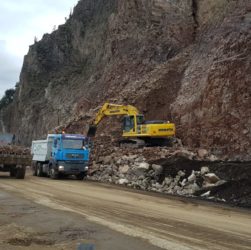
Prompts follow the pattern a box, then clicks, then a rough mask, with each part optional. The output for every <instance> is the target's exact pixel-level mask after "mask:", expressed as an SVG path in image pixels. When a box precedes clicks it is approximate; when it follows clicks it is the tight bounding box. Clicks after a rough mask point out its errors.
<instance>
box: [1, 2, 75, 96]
mask: <svg viewBox="0 0 251 250" xmlns="http://www.w3.org/2000/svg"><path fill="white" fill-rule="evenodd" d="M77 2H78V0H6V1H0V13H1V15H0V97H2V96H3V95H4V92H5V90H7V89H9V88H14V87H15V85H16V83H17V82H18V81H19V74H20V71H21V68H22V64H23V57H24V55H26V54H27V53H28V49H29V45H32V44H33V43H34V38H35V37H37V39H38V40H40V39H41V38H42V36H43V34H45V33H51V32H52V30H53V28H54V27H55V25H56V26H58V25H59V24H63V23H64V22H65V17H69V14H70V11H71V9H73V7H74V5H76V4H77Z"/></svg>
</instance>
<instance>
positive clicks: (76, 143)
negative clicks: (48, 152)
mask: <svg viewBox="0 0 251 250" xmlns="http://www.w3.org/2000/svg"><path fill="white" fill-rule="evenodd" d="M63 148H65V149H81V148H83V140H70V139H65V140H63Z"/></svg>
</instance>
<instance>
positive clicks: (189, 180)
mask: <svg viewBox="0 0 251 250" xmlns="http://www.w3.org/2000/svg"><path fill="white" fill-rule="evenodd" d="M187 180H188V182H193V181H195V180H196V175H195V173H194V171H193V172H192V173H191V175H189V176H188V178H187Z"/></svg>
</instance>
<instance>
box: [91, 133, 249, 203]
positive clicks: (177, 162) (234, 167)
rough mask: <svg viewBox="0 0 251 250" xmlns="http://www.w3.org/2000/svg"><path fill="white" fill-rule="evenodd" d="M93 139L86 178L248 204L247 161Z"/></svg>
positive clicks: (155, 190) (202, 153)
mask: <svg viewBox="0 0 251 250" xmlns="http://www.w3.org/2000/svg"><path fill="white" fill-rule="evenodd" d="M108 138H109V137H107V136H103V137H101V138H100V139H98V140H97V141H96V144H95V147H94V149H93V152H95V153H94V154H93V159H92V164H91V166H90V169H89V174H88V179H90V180H94V181H101V182H108V183H114V184H118V185H125V186H127V187H130V188H135V189H141V190H146V191H153V192H159V193H164V194H171V195H181V196H192V197H199V198H201V199H209V200H213V201H220V202H227V203H229V204H233V205H237V206H243V207H251V162H231V161H223V160H221V159H218V158H217V157H216V156H214V155H213V154H211V153H210V152H208V151H207V150H205V149H197V150H196V151H194V150H190V149H187V148H184V147H181V146H179V145H176V146H175V147H173V148H168V147H145V148H140V149H136V148H121V147H116V146H111V145H110V144H109V139H108Z"/></svg>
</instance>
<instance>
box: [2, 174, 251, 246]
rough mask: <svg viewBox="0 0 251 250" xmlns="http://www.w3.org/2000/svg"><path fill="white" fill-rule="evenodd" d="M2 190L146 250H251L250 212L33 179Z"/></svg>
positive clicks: (13, 182)
mask: <svg viewBox="0 0 251 250" xmlns="http://www.w3.org/2000/svg"><path fill="white" fill-rule="evenodd" d="M1 190H4V192H7V193H8V194H13V195H14V196H16V197H21V198H22V197H23V198H25V199H27V200H30V201H31V202H34V203H36V204H37V205H41V206H43V207H47V208H49V209H53V210H54V211H62V212H64V213H70V214H76V215H78V216H81V217H83V218H85V219H87V220H88V221H89V222H90V223H94V224H95V225H100V226H102V227H105V228H108V229H109V230H111V232H116V233H120V234H123V235H125V236H126V237H129V238H130V239H139V240H140V241H142V242H144V243H145V244H147V248H146V249H155V248H156V249H159V248H163V249H172V250H174V249H182V250H183V249H184V250H186V249H210V250H212V249H221V250H224V249H251V212H250V211H247V210H242V209H234V208H229V207H223V206H221V205H214V204H210V203H205V202H199V201H192V200H185V199H176V198H169V197H164V196H161V195H157V194H156V195H154V194H152V193H151V194H148V193H144V192H133V190H127V189H123V188H120V187H116V186H110V185H106V184H99V183H93V182H85V181H76V180H51V179H48V178H39V177H33V176H31V175H28V176H27V177H26V179H25V180H16V179H9V178H0V191H1ZM135 237H136V238H135ZM123 244H124V243H123ZM135 244H137V243H135ZM124 247H125V246H124ZM134 247H135V248H134V249H143V248H142V247H143V246H140V245H138V246H137V245H135V246H134ZM100 249H101V248H100ZM111 249H112V248H111ZM114 249H115V248H114ZM121 249H122V248H121ZM123 249H128V248H123Z"/></svg>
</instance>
